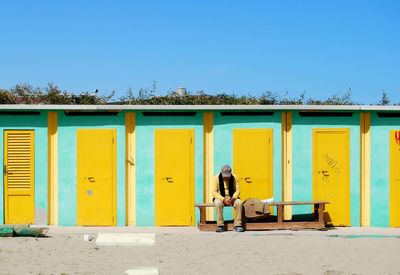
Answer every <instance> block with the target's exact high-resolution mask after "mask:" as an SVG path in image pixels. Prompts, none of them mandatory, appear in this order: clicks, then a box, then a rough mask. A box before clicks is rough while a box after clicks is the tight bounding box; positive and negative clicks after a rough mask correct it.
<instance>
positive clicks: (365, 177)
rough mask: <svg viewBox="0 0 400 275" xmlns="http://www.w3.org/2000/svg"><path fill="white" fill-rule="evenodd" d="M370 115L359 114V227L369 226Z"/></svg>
mask: <svg viewBox="0 0 400 275" xmlns="http://www.w3.org/2000/svg"><path fill="white" fill-rule="evenodd" d="M370 125H371V123H370V114H369V113H361V114H360V146H361V156H360V161H361V164H360V167H361V168H360V177H361V193H360V196H361V197H360V201H361V226H369V225H370V224H371V188H370V187H371V184H370V177H371V131H370V128H371V127H370Z"/></svg>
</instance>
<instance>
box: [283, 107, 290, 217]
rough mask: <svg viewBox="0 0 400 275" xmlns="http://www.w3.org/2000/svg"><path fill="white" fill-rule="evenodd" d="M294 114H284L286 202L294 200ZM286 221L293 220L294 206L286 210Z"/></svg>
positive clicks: (284, 192)
mask: <svg viewBox="0 0 400 275" xmlns="http://www.w3.org/2000/svg"><path fill="white" fill-rule="evenodd" d="M292 144H293V142H292V113H291V112H282V197H283V200H284V201H291V200H292V191H293V188H292V150H293V148H292ZM283 217H284V219H285V220H290V219H291V218H292V206H291V205H288V206H286V207H285V209H284V213H283Z"/></svg>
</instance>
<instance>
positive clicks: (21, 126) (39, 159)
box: [0, 112, 48, 224]
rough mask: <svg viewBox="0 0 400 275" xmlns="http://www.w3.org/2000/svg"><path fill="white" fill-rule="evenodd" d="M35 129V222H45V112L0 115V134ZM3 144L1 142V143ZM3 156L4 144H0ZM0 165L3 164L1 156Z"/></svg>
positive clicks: (0, 211) (0, 207)
mask: <svg viewBox="0 0 400 275" xmlns="http://www.w3.org/2000/svg"><path fill="white" fill-rule="evenodd" d="M29 129H31V130H34V131H35V183H34V184H35V223H37V224H46V223H47V205H48V204H47V112H41V113H40V114H39V115H13V114H10V115H3V114H2V115H0V135H1V140H2V141H3V140H4V130H29ZM2 144H3V143H2ZM0 155H1V156H4V146H3V145H2V146H0ZM0 166H1V167H3V166H4V159H3V157H1V158H0ZM0 200H1V201H0V222H1V223H4V177H3V176H2V177H1V179H0Z"/></svg>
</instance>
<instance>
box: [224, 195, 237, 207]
mask: <svg viewBox="0 0 400 275" xmlns="http://www.w3.org/2000/svg"><path fill="white" fill-rule="evenodd" d="M234 202H235V199H234V198H232V197H229V198H224V205H227V206H232V205H233V203H234Z"/></svg>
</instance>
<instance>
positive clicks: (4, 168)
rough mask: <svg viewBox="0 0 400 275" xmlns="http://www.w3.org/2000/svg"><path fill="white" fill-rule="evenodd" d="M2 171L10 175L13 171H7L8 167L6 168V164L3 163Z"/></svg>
mask: <svg viewBox="0 0 400 275" xmlns="http://www.w3.org/2000/svg"><path fill="white" fill-rule="evenodd" d="M3 172H4V175H7V174H8V175H12V174H13V173H12V172H10V171H8V169H7V165H5V164H4V166H3Z"/></svg>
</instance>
